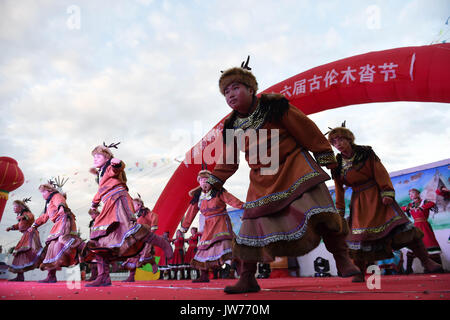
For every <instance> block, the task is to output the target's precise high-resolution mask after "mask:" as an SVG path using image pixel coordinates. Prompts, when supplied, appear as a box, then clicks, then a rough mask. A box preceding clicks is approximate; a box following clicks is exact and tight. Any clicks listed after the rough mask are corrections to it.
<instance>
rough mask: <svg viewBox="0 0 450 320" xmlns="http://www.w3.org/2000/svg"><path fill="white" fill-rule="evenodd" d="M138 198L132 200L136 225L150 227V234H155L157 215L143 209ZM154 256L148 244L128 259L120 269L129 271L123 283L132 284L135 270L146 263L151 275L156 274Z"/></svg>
mask: <svg viewBox="0 0 450 320" xmlns="http://www.w3.org/2000/svg"><path fill="white" fill-rule="evenodd" d="M138 196H139V197H137V198H134V199H133V207H134V211H135V217H136V219H137V223H140V224H142V225H147V226H148V227H150V230H151V232H155V231H156V230H158V215H157V214H156V213H155V212H153V211H151V210H150V209H148V208H147V207H145V206H144V202H143V201H142V199H141V196H140V195H139V194H138ZM154 254H155V249H154V248H153V245H152V244H150V243H146V244H145V246H144V249H142V251H141V252H140V253H139V254H138V255H136V256H134V257H132V258H128V259H127V260H126V261H125V262H124V263H123V264H122V267H124V268H125V269H127V270H130V274H129V276H128V278H127V279H125V280H124V282H134V276H135V274H136V268H140V267H142V266H144V265H145V264H147V263H150V264H151V266H152V272H153V273H156V272H158V265H157V264H156V261H155V257H154Z"/></svg>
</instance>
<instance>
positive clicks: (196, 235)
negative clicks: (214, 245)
mask: <svg viewBox="0 0 450 320" xmlns="http://www.w3.org/2000/svg"><path fill="white" fill-rule="evenodd" d="M201 235H202V234H201V233H200V232H198V229H197V228H196V227H192V228H191V236H190V237H189V239H187V240H186V241H187V243H188V248H187V250H186V254H185V256H184V264H185V265H186V266H188V267H187V268H186V269H187V272H188V275H186V274H185V279H188V277H191V278H192V279H196V278H197V274H198V270H197V269H196V268H191V267H190V265H191V262H192V259H194V256H195V254H196V253H197V247H198V241H199V239H200V237H201Z"/></svg>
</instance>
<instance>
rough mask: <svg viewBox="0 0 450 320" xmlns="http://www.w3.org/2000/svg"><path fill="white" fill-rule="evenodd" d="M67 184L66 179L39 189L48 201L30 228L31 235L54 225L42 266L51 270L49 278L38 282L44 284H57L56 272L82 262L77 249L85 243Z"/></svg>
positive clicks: (47, 242)
mask: <svg viewBox="0 0 450 320" xmlns="http://www.w3.org/2000/svg"><path fill="white" fill-rule="evenodd" d="M65 182H67V180H65V181H64V179H63V180H59V178H57V180H56V181H55V182H53V181H49V183H46V184H42V185H40V186H39V191H40V192H41V194H42V197H43V198H44V200H45V208H44V212H43V213H42V214H41V215H40V216H39V218H37V219H36V221H35V222H34V223H33V224H32V225H31V227H30V228H29V229H28V230H29V231H30V232H32V231H33V230H35V229H37V228H38V227H39V226H41V225H43V224H44V223H46V222H47V221H48V220H49V219H50V220H51V221H52V222H53V223H54V225H53V227H52V229H51V230H50V234H49V236H48V237H47V240H46V241H45V249H44V250H46V255H45V258H44V261H42V263H41V265H40V269H41V270H48V276H47V278H45V279H44V280H41V281H39V282H41V283H54V282H56V281H57V279H56V271H57V270H60V269H61V267H69V266H72V265H75V264H77V263H78V262H79V261H78V250H79V247H81V245H82V243H83V242H82V240H81V239H80V237H79V236H78V233H77V226H76V223H75V215H74V214H73V213H72V211H71V210H70V208H69V206H68V205H67V203H66V197H67V196H66V194H65V193H63V191H62V186H63V185H64V183H65Z"/></svg>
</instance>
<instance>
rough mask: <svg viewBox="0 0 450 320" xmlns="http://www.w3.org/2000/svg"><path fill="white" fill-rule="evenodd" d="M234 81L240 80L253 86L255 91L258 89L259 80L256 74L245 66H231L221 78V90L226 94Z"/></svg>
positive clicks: (250, 86)
mask: <svg viewBox="0 0 450 320" xmlns="http://www.w3.org/2000/svg"><path fill="white" fill-rule="evenodd" d="M233 82H239V83H242V84H243V85H245V86H247V87H249V88H252V89H253V91H254V93H255V94H256V92H257V91H258V82H257V81H256V78H255V76H254V75H253V73H251V72H250V71H248V70H245V69H243V68H237V67H236V68H230V69H228V70H225V71H224V72H223V73H222V75H221V76H220V79H219V88H220V92H221V93H222V94H223V95H225V89H226V87H228V86H229V85H230V84H232V83H233Z"/></svg>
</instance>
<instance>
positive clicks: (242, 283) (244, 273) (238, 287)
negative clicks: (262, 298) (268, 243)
mask: <svg viewBox="0 0 450 320" xmlns="http://www.w3.org/2000/svg"><path fill="white" fill-rule="evenodd" d="M255 273H256V262H242V264H241V274H240V278H239V280H238V282H237V283H236V284H235V285H234V286H227V287H225V289H224V290H223V291H224V292H225V293H229V294H234V293H247V292H258V291H260V290H261V288H260V287H259V285H258V282H257V281H256V278H255Z"/></svg>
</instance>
